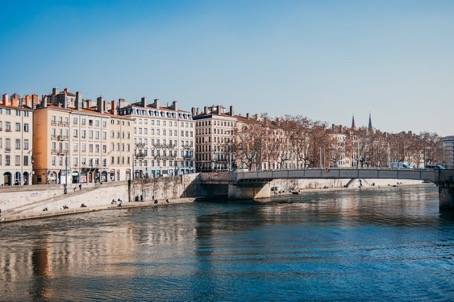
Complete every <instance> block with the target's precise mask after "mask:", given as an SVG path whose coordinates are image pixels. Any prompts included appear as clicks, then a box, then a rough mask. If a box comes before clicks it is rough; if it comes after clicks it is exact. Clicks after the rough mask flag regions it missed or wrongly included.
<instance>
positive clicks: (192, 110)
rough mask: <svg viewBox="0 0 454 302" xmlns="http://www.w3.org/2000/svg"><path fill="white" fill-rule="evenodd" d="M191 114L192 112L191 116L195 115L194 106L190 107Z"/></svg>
mask: <svg viewBox="0 0 454 302" xmlns="http://www.w3.org/2000/svg"><path fill="white" fill-rule="evenodd" d="M191 114H192V116H194V115H196V112H195V107H192V108H191Z"/></svg>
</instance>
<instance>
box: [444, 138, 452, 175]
mask: <svg viewBox="0 0 454 302" xmlns="http://www.w3.org/2000/svg"><path fill="white" fill-rule="evenodd" d="M442 143H443V162H444V163H445V165H446V167H447V168H448V169H454V135H453V136H446V137H444V138H443V139H442Z"/></svg>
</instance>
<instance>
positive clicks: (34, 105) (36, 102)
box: [32, 94, 39, 109]
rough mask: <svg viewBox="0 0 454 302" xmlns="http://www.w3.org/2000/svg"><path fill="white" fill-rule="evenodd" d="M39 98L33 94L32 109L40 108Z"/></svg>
mask: <svg viewBox="0 0 454 302" xmlns="http://www.w3.org/2000/svg"><path fill="white" fill-rule="evenodd" d="M38 103H39V97H38V95H37V94H32V108H33V109H35V108H36V107H37V106H38Z"/></svg>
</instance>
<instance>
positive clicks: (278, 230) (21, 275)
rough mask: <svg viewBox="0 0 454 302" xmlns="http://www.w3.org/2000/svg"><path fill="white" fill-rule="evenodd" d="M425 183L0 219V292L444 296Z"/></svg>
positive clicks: (447, 245) (71, 297)
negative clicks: (17, 220)
mask: <svg viewBox="0 0 454 302" xmlns="http://www.w3.org/2000/svg"><path fill="white" fill-rule="evenodd" d="M453 299H454V215H451V214H445V213H443V214H441V213H439V210H438V193H437V190H436V188H434V187H430V186H420V187H407V188H397V189H396V188H392V189H391V188H389V189H383V190H375V191H331V192H317V193H306V194H305V195H298V196H297V195H294V196H290V197H284V198H282V197H281V198H279V199H275V200H272V201H270V202H267V203H253V202H223V201H214V200H213V201H210V202H196V203H194V204H180V205H172V206H168V207H160V208H145V209H131V210H118V211H104V212H96V213H90V214H83V215H78V216H67V217H60V218H55V219H49V220H40V221H38V220H35V221H28V222H20V223H10V224H4V225H0V301H93V300H95V301H105V300H106V301H303V300H323V301H326V300H342V301H346V300H348V301H351V300H357V301H364V300H374V301H385V300H387V301H390V300H400V301H415V300H427V301H448V300H453Z"/></svg>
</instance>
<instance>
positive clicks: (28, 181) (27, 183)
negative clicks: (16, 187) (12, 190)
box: [24, 172, 30, 185]
mask: <svg viewBox="0 0 454 302" xmlns="http://www.w3.org/2000/svg"><path fill="white" fill-rule="evenodd" d="M29 184H30V175H29V174H28V172H24V185H29Z"/></svg>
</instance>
